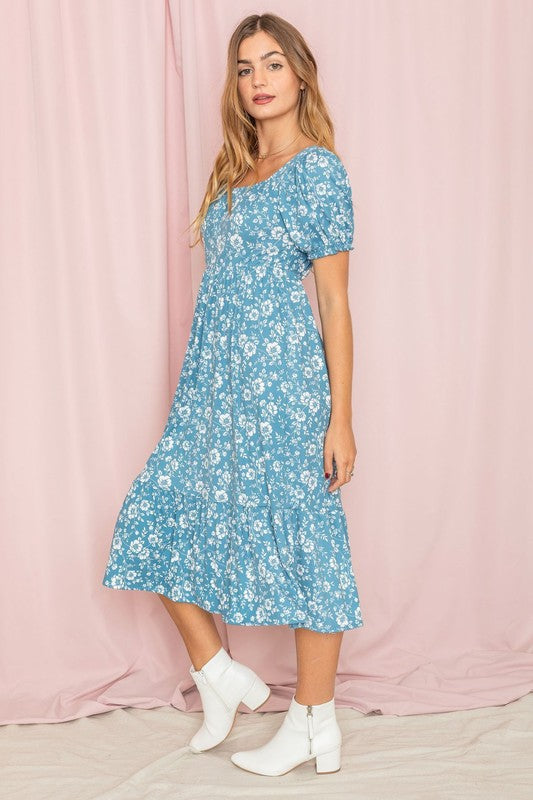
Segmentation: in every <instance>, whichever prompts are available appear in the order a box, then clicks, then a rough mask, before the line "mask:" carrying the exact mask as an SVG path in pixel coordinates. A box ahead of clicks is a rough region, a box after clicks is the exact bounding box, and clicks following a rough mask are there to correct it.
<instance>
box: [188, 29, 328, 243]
mask: <svg viewBox="0 0 533 800" xmlns="http://www.w3.org/2000/svg"><path fill="white" fill-rule="evenodd" d="M257 31H265V33H268V34H269V35H270V36H272V38H273V39H275V40H276V42H277V43H278V44H279V45H280V46H281V49H282V51H283V53H284V54H285V56H286V58H287V61H288V62H289V65H290V67H291V69H292V70H293V72H294V73H295V74H296V76H297V77H298V79H299V80H301V81H304V83H305V90H304V91H302V92H299V93H298V95H299V96H298V122H299V126H300V129H301V132H302V133H303V134H304V135H305V136H307V137H309V138H310V139H312V140H313V141H314V142H315V143H316V144H317V145H320V146H322V147H325V148H327V149H328V150H331V151H332V152H333V153H335V154H336V155H337V153H336V151H335V146H334V130H333V123H332V121H331V118H330V115H329V112H328V109H327V106H326V103H325V102H324V99H323V97H322V95H321V93H320V89H319V88H318V75H317V64H316V61H315V58H314V56H313V54H312V52H311V50H310V49H309V47H308V45H307V43H306V41H305V39H304V38H303V36H302V34H301V33H300V32H299V31H298V30H297V29H296V28H295V27H294V26H293V25H291V24H290V22H287V21H286V20H285V19H283V18H282V17H279V16H277V15H276V14H251V15H250V16H248V17H246V18H245V19H243V20H242V22H240V23H239V25H238V26H237V27H236V29H235V30H234V32H233V33H232V35H231V38H230V41H229V45H228V55H227V68H226V80H225V84H224V89H223V92H222V98H221V103H220V110H221V114H222V133H223V140H224V143H223V145H222V147H221V148H220V150H219V152H218V154H217V156H216V159H215V164H214V167H213V171H212V172H211V175H210V176H209V180H208V182H207V188H206V191H205V195H204V198H203V200H202V204H201V206H200V210H199V211H198V214H197V215H196V217H195V218H194V220H193V221H192V222H191V224H190V225H189V228H191V227H192V228H193V230H194V232H195V233H196V234H197V239H196V241H195V242H194V243H193V244H192V245H190V246H191V247H194V246H195V245H196V244H198V242H200V241H202V232H201V225H202V222H203V220H204V218H205V215H206V214H207V210H208V208H209V205H210V204H211V203H212V202H213V200H215V199H216V198H217V197H218V196H219V195H220V194H221V193H222V192H225V191H227V193H228V212H229V213H231V208H232V188H233V186H234V185H236V184H238V183H239V182H240V181H241V180H242V179H243V178H244V176H245V175H246V174H247V172H248V170H249V169H252V170H253V171H255V161H254V159H255V158H256V157H257V155H258V140H257V132H256V126H255V119H254V118H253V117H252V116H251V115H250V114H248V112H247V111H246V110H245V109H244V108H243V106H242V103H241V100H240V97H239V92H238V88H237V87H238V69H237V58H238V53H239V46H240V44H241V42H242V41H243V39H246V38H247V37H248V36H252V35H253V34H254V33H256V32H257Z"/></svg>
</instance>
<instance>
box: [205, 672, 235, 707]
mask: <svg viewBox="0 0 533 800" xmlns="http://www.w3.org/2000/svg"><path fill="white" fill-rule="evenodd" d="M198 672H199V673H200V675H201V676H202V681H203V683H208V684H209V686H211V689H212V690H213V691H214V693H215V694H216V695H217V697H218V698H219V699H220V700H221V701H222V704H223V705H224V707H225V708H226V710H227V711H231V710H232V709H231V707H230V706H229V705H228V704H227V703H226V700H225V698H224V697H222V695H221V694H220V692H217V690H216V688H215V687H214V686H213V684H212V683H209V681H208V680H207V675H206V674H205V672H204V671H203V669H199V670H198Z"/></svg>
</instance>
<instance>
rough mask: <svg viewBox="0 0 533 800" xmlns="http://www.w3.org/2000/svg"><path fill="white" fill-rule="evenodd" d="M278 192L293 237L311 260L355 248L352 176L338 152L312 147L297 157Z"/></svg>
mask: <svg viewBox="0 0 533 800" xmlns="http://www.w3.org/2000/svg"><path fill="white" fill-rule="evenodd" d="M292 167H293V168H292V170H290V171H289V175H288V178H289V179H288V180H286V181H284V182H283V185H282V186H281V187H280V194H279V211H280V216H281V218H282V220H283V223H284V225H285V227H286V229H287V231H288V233H289V236H290V238H291V239H292V241H293V242H294V243H295V244H296V246H297V247H298V248H299V249H300V250H303V251H304V252H305V253H306V254H307V256H308V258H309V260H310V261H312V260H313V259H315V258H321V257H322V256H326V255H333V254H334V253H339V252H341V251H343V250H353V249H354V247H353V236H354V214H353V201H352V190H351V186H350V180H349V178H348V174H347V172H346V169H345V167H344V165H343V163H342V161H341V160H340V159H339V157H338V156H337V155H335V153H332V152H331V150H327V149H326V148H320V151H319V152H317V149H316V148H309V149H307V151H303V158H296V159H295V160H294V162H293V165H292Z"/></svg>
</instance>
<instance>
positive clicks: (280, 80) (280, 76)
mask: <svg viewBox="0 0 533 800" xmlns="http://www.w3.org/2000/svg"><path fill="white" fill-rule="evenodd" d="M273 51H274V52H273ZM264 56H267V58H265V57H264ZM237 59H238V61H237V73H238V84H237V85H238V89H239V94H240V97H241V102H242V104H243V106H244V108H245V109H246V111H247V112H248V113H249V114H250V115H251V116H252V117H254V118H255V119H257V120H264V119H273V118H275V117H279V116H282V115H283V114H286V113H287V112H292V111H293V110H294V108H295V106H296V104H297V103H298V96H299V94H300V85H301V84H302V81H301V80H300V79H299V78H298V76H297V75H296V74H295V73H294V72H293V71H292V69H291V67H290V66H289V62H288V61H287V59H286V57H285V56H284V55H283V51H282V49H281V47H280V45H279V44H278V43H277V42H276V40H275V39H273V38H272V36H270V35H269V34H268V33H265V31H257V33H254V34H253V36H248V37H247V38H246V39H243V40H242V42H241V43H240V45H239V51H238V54H237ZM256 95H269V96H270V97H271V99H270V100H269V101H266V102H265V101H263V102H258V100H254V97H255V96H256Z"/></svg>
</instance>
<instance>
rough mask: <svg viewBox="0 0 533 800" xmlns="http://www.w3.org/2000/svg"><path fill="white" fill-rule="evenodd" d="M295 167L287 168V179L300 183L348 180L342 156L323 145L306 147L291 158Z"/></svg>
mask: <svg viewBox="0 0 533 800" xmlns="http://www.w3.org/2000/svg"><path fill="white" fill-rule="evenodd" d="M290 161H291V166H292V167H293V169H289V170H285V176H286V177H287V179H288V180H289V181H290V180H293V181H294V180H296V181H297V182H298V183H299V184H300V185H302V186H305V185H307V184H310V185H314V184H315V183H317V182H323V181H333V182H336V181H341V183H346V182H347V181H348V174H347V171H346V168H345V166H344V164H343V162H342V160H341V159H340V157H339V156H338V155H337V154H336V153H334V152H333V151H332V150H329V149H328V148H327V147H324V146H323V145H310V146H309V147H304V148H303V149H302V150H300V151H299V153H297V154H296V155H295V156H293V158H292V159H291V160H290Z"/></svg>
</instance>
